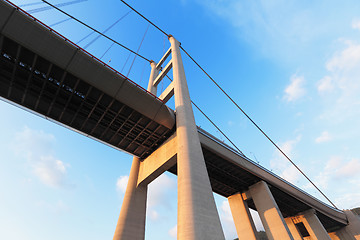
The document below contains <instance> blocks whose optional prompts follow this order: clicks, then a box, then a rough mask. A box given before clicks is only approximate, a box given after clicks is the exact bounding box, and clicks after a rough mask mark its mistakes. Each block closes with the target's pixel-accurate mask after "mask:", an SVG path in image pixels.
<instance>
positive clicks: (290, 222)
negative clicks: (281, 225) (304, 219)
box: [284, 217, 303, 240]
mask: <svg viewBox="0 0 360 240" xmlns="http://www.w3.org/2000/svg"><path fill="white" fill-rule="evenodd" d="M284 220H285V223H286V225H287V226H288V228H289V230H290V233H291V235H292V236H293V238H294V240H303V238H302V236H301V235H300V233H299V231H298V229H297V227H296V226H295V223H294V222H293V220H292V219H291V217H288V218H285V219H284Z"/></svg>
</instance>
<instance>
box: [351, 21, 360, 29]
mask: <svg viewBox="0 0 360 240" xmlns="http://www.w3.org/2000/svg"><path fill="white" fill-rule="evenodd" d="M351 26H352V28H353V29H358V30H360V20H353V22H352V25H351Z"/></svg>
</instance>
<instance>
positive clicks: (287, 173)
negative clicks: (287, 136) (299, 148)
mask: <svg viewBox="0 0 360 240" xmlns="http://www.w3.org/2000/svg"><path fill="white" fill-rule="evenodd" d="M300 141H301V135H298V136H297V137H296V138H295V139H292V140H288V141H286V142H284V143H282V144H280V146H279V147H280V149H281V150H282V151H283V152H284V153H285V154H286V155H287V156H288V157H290V158H292V156H293V154H294V148H295V146H296V144H298V143H299V142H300ZM274 155H275V157H274V158H273V159H271V160H270V167H271V168H272V169H273V170H274V171H276V172H277V174H278V175H280V177H282V178H284V179H285V180H287V181H289V182H291V183H293V184H295V183H296V181H298V180H299V178H300V176H301V173H300V172H299V171H298V170H297V169H296V168H295V167H294V166H293V165H292V164H290V163H289V161H288V160H287V159H286V158H285V157H284V156H283V155H282V154H281V153H280V152H279V151H278V150H276V151H275V153H274Z"/></svg>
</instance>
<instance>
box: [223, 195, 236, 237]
mask: <svg viewBox="0 0 360 240" xmlns="http://www.w3.org/2000/svg"><path fill="white" fill-rule="evenodd" d="M219 216H220V221H221V223H222V227H223V230H224V234H225V238H226V239H234V238H235V237H236V236H237V234H236V228H235V224H234V221H233V218H232V215H231V209H230V205H229V202H228V200H224V201H223V202H222V203H221V206H220V209H219Z"/></svg>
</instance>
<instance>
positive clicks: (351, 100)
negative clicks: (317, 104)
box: [318, 40, 360, 122]
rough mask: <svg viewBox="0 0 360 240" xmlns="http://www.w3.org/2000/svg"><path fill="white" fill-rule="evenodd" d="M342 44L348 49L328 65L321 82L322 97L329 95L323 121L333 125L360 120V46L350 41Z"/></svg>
mask: <svg viewBox="0 0 360 240" xmlns="http://www.w3.org/2000/svg"><path fill="white" fill-rule="evenodd" d="M341 43H343V44H344V48H343V49H342V50H340V51H338V52H336V53H335V54H333V56H332V57H331V58H330V59H329V60H328V61H327V62H326V64H325V66H326V70H327V74H326V76H325V77H324V78H323V79H322V80H320V81H319V83H318V91H319V93H320V95H323V93H324V92H326V93H327V99H326V101H325V103H324V104H325V106H324V111H323V112H322V113H321V115H320V119H323V120H327V121H329V122H344V121H345V122H346V121H347V120H348V119H351V118H356V117H360V94H359V92H360V81H359V76H360V44H357V43H355V42H353V41H349V40H343V41H341ZM330 90H331V91H330ZM330 93H332V95H329V94H330Z"/></svg>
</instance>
